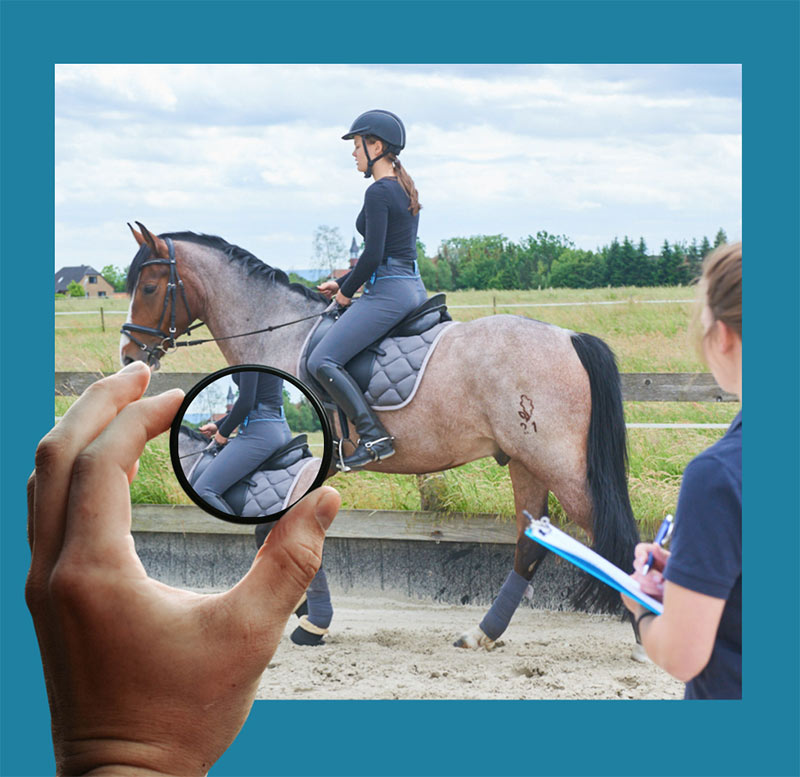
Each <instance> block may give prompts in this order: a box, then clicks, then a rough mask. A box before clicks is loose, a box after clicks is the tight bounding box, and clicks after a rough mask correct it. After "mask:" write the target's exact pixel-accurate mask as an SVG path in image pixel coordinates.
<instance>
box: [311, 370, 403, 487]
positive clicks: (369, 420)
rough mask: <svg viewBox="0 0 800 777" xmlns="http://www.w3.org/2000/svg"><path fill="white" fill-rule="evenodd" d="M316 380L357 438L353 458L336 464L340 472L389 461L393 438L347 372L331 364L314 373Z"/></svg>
mask: <svg viewBox="0 0 800 777" xmlns="http://www.w3.org/2000/svg"><path fill="white" fill-rule="evenodd" d="M317 380H319V382H320V384H321V385H322V387H323V388H324V389H325V391H327V392H328V393H329V394H330V395H331V396H332V397H333V399H334V401H335V402H336V403H337V404H338V405H339V406H340V407H341V408H342V410H344V412H345V414H346V415H347V417H348V418H349V419H350V420H351V421H352V422H353V423H354V424H355V425H356V430H357V431H358V435H359V440H358V447H357V448H356V449H355V452H354V453H353V455H352V456H348V457H347V458H346V459H345V460H344V467H342V462H339V464H338V465H337V466H338V468H339V469H341V470H342V471H344V472H347V471H348V470H351V469H359V468H360V467H363V466H365V465H366V464H371V463H372V462H373V461H380V460H381V459H388V458H389V456H392V455H393V454H394V447H393V446H392V440H393V439H394V438H392V437H390V436H389V435H388V433H387V432H386V429H384V428H383V425H382V424H381V422H380V421H379V420H378V417H377V416H376V415H375V413H373V412H372V408H371V407H370V406H369V405H368V404H367V400H366V399H365V398H364V395H363V394H362V393H361V389H360V388H359V387H358V384H357V383H356V382H355V381H354V380H353V379H352V378H351V377H350V373H348V372H347V370H345V369H343V368H342V367H337V366H336V365H334V364H323V365H322V366H321V367H320V368H319V369H318V370H317Z"/></svg>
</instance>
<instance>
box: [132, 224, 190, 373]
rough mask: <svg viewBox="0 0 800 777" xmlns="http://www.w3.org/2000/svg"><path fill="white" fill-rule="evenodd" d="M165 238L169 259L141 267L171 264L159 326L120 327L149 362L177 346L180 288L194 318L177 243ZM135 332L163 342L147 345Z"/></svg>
mask: <svg viewBox="0 0 800 777" xmlns="http://www.w3.org/2000/svg"><path fill="white" fill-rule="evenodd" d="M164 240H165V242H166V244H167V248H168V249H169V259H150V260H148V261H146V262H142V264H141V267H140V272H141V270H142V269H144V268H145V267H147V266H148V265H151V264H166V265H168V266H169V281H167V292H166V294H164V307H163V308H162V309H161V318H160V319H159V320H158V327H157V328H154V327H150V326H141V325H139V324H132V323H127V322H126V323H124V324H123V325H122V329H120V332H122V334H124V335H127V336H128V337H129V338H130V339H131V341H132V342H134V343H136V345H138V346H139V348H141V349H142V350H143V351H144V352H145V353H146V354H147V363H148V364H150V363H151V362H153V361H155V360H158V359H160V358H161V356H162V355H163V356H166V354H168V353H169V352H170V351H172V350H174V349H175V348H176V347H177V343H176V342H175V338H176V337H177V330H176V328H175V317H176V314H177V312H178V305H177V298H178V289H180V292H181V299H182V300H183V306H184V307H185V308H186V313H187V315H188V316H189V322H190V323H191V321H192V320H193V319H194V316H193V315H192V311H191V309H190V308H189V302H188V301H187V299H186V289H184V287H183V281H182V280H181V276H180V275H179V274H178V265H177V264H176V262H175V245H174V243H173V242H172V240H171V239H170V238H168V237H167V238H164ZM167 309H169V330H168V331H167V332H165V331H164V330H163V329H162V326H163V324H164V319H165V318H166V316H167ZM202 325H203V323H202V322H200V323H198V324H196V325H195V326H193V327H192V326H190V327H189V328H188V329H187V330H186V332H187V333H188V332H191V331H192V329H196V328H197V327H199V326H202ZM134 332H136V333H137V334H140V335H151V336H153V337H160V338H161V342H160V343H157V344H156V343H153V344H151V345H146V344H145V343H143V342H142V341H141V340H139V339H138V338H137V337H135V336H134V334H133V333H134Z"/></svg>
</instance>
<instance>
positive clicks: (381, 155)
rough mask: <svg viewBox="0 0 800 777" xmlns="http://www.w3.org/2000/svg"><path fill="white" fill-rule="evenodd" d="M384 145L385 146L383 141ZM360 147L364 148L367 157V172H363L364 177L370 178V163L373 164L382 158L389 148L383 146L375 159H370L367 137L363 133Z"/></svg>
mask: <svg viewBox="0 0 800 777" xmlns="http://www.w3.org/2000/svg"><path fill="white" fill-rule="evenodd" d="M384 146H386V144H385V143H384ZM361 147H362V148H363V149H364V156H365V157H366V158H367V172H366V173H364V178H372V165H374V164H375V163H376V162H377V161H378V160H379V159H383V157H385V156H386V155H387V154H388V153H389V149H388V148H384V150H383V153H381V154H378V156H376V157H375V159H370V158H369V150H368V149H367V139H366V137H364V135H362V136H361Z"/></svg>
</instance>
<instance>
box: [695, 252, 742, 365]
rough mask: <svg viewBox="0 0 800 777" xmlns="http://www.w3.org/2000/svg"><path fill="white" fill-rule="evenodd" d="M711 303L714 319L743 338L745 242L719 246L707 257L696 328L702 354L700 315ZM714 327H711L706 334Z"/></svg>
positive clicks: (710, 307) (698, 298)
mask: <svg viewBox="0 0 800 777" xmlns="http://www.w3.org/2000/svg"><path fill="white" fill-rule="evenodd" d="M706 306H708V308H709V310H710V311H711V316H712V318H713V321H714V323H716V322H717V321H722V323H723V324H725V326H727V327H728V328H729V329H730V330H731V331H732V332H735V333H736V334H737V335H738V336H739V339H741V337H742V243H741V241H739V242H738V243H733V244H731V245H727V244H725V243H723V244H722V245H721V246H718V247H717V248H715V249H714V250H713V251H712V252H711V253H710V254H708V256H706V258H705V259H704V260H703V274H702V277H701V278H700V282H699V283H698V293H697V304H696V305H695V315H694V320H693V326H692V328H693V330H694V332H695V334H696V337H695V341H696V344H697V347H698V351H699V352H700V353H701V354H702V341H703V339H704V335H703V328H702V326H701V325H700V315H701V314H702V311H703V309H704V308H705V307H706ZM710 331H711V327H709V329H708V332H706V335H705V336H707V335H708V333H709V332H710Z"/></svg>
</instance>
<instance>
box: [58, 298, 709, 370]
mask: <svg viewBox="0 0 800 777" xmlns="http://www.w3.org/2000/svg"><path fill="white" fill-rule="evenodd" d="M693 296H694V290H693V289H691V288H681V287H676V288H672V287H667V288H654V289H637V288H618V289H542V290H541V291H537V290H531V291H458V292H448V294H447V301H448V304H450V305H453V306H457V305H486V306H487V307H485V308H458V307H455V308H454V309H452V310H451V313H452V316H453V318H454V319H455V320H456V321H471V320H473V319H475V318H479V317H481V316H486V315H491V313H492V303H493V300H496V303H497V304H496V310H497V312H498V313H512V314H516V315H522V316H527V317H529V318H537V319H539V320H541V321H548V322H550V323H553V324H557V325H558V326H562V327H565V328H567V329H573V330H575V331H577V332H589V333H590V334H593V335H597V336H598V337H602V338H603V339H604V340H605V341H606V342H607V343H608V344H609V345H610V346H611V348H612V349H613V350H614V352H615V353H616V355H617V360H618V362H619V368H620V371H621V372H703V371H705V368H704V367H703V365H702V363H701V362H700V361H699V359H698V358H697V355H696V354H695V352H694V348H693V347H692V346H691V343H690V342H689V338H688V335H687V323H688V321H689V317H690V314H691V309H692V305H691V303H686V302H679V301H677V300H687V299H692V298H693ZM643 300H676V301H675V302H670V303H669V304H657V305H653V304H646V303H644V304H642V301H643ZM568 302H614V303H620V304H613V305H590V306H570V307H515V306H514V305H513V304H511V303H525V304H533V303H535V304H539V305H544V306H546V305H553V304H561V303H568ZM101 305H102V307H103V309H104V310H105V311H107V312H108V311H111V310H116V311H126V310H127V307H128V304H127V301H126V300H124V299H118V298H110V299H106V300H102V301H100V300H83V299H64V300H56V303H55V308H56V312H61V313H66V312H82V311H88V310H96V311H99V309H100V307H101ZM124 320H125V318H124V316H121V315H119V314H118V313H117V314H111V313H109V314H108V315H106V316H105V327H106V331H105V332H103V331H101V328H100V316H99V314H98V315H94V316H93V315H75V316H69V315H59V316H56V318H55V325H56V327H57V329H56V365H55V368H56V370H65V371H66V370H75V371H79V370H87V371H91V370H102V371H105V372H108V371H112V370H115V369H117V365H118V356H117V350H118V348H119V328H120V326H121V325H122V323H123V321H124ZM209 336H210V334H209V332H208V330H207V329H206V328H205V327H202V328H200V329H197V330H196V331H195V332H194V333H193V337H194V338H196V339H199V338H205V337H209ZM265 336H266V337H269V335H265ZM224 366H225V360H224V358H223V356H222V354H221V353H220V351H219V349H218V348H217V346H216V345H215V344H214V343H209V344H207V345H201V346H197V347H196V348H182V349H179V350H178V351H177V352H175V353H173V354H170V356H169V357H168V358H167V359H164V360H163V362H162V367H161V369H162V370H164V371H169V372H212V371H213V370H216V369H220V368H222V367H224Z"/></svg>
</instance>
